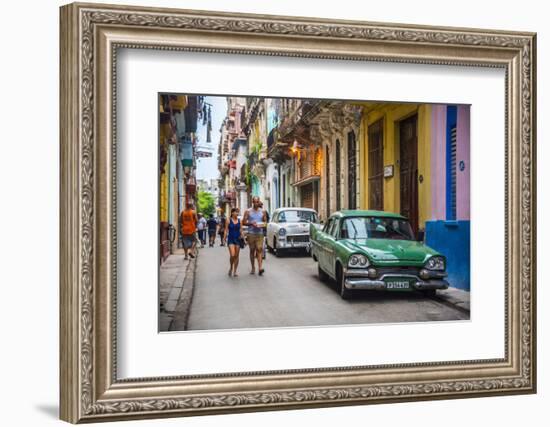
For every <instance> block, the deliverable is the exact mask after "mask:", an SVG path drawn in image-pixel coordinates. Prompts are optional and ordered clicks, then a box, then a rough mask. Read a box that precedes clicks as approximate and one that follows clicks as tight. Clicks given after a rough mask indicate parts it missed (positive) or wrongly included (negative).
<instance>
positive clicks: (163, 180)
mask: <svg viewBox="0 0 550 427" xmlns="http://www.w3.org/2000/svg"><path fill="white" fill-rule="evenodd" d="M167 164H168V162H167ZM166 166H167V165H165V167H164V170H163V172H162V174H161V175H160V221H161V222H168V174H167V173H166Z"/></svg>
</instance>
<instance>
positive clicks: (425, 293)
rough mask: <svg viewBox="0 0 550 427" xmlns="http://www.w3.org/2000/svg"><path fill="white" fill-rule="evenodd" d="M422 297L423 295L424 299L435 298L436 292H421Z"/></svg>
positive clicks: (428, 290)
mask: <svg viewBox="0 0 550 427" xmlns="http://www.w3.org/2000/svg"><path fill="white" fill-rule="evenodd" d="M422 295H424V296H425V297H426V298H435V296H436V295H437V291H436V290H435V289H426V290H424V291H422Z"/></svg>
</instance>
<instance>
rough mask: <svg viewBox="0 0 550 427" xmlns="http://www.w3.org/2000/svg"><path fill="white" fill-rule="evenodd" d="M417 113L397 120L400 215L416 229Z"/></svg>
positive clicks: (415, 230)
mask: <svg viewBox="0 0 550 427" xmlns="http://www.w3.org/2000/svg"><path fill="white" fill-rule="evenodd" d="M417 128H418V115H416V114H415V115H414V116H412V117H409V118H407V119H405V120H402V121H401V122H399V162H400V184H399V190H400V196H399V197H400V203H401V215H403V216H404V217H407V218H408V219H409V221H410V223H411V227H412V229H413V231H414V232H415V233H416V232H417V231H418V134H417Z"/></svg>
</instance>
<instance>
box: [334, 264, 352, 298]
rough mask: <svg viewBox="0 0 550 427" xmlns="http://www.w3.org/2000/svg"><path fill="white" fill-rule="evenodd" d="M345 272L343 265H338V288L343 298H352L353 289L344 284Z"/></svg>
mask: <svg viewBox="0 0 550 427" xmlns="http://www.w3.org/2000/svg"><path fill="white" fill-rule="evenodd" d="M344 280H345V278H344V274H343V273H342V267H341V266H340V265H338V266H336V289H337V290H338V293H339V294H340V297H341V298H342V299H346V300H347V299H350V298H351V296H352V291H351V289H348V288H346V287H345V286H344Z"/></svg>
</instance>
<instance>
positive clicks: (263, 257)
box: [260, 202, 269, 259]
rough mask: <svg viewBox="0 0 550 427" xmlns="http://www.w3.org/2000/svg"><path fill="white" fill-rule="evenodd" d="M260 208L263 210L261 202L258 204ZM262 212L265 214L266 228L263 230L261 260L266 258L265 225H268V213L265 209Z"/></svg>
mask: <svg viewBox="0 0 550 427" xmlns="http://www.w3.org/2000/svg"><path fill="white" fill-rule="evenodd" d="M260 208H262V209H263V208H264V203H263V202H260ZM264 212H265V223H266V226H265V227H264V229H263V234H264V241H263V244H262V259H265V257H266V256H267V247H266V239H267V224H269V212H268V211H267V209H265V210H264Z"/></svg>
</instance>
